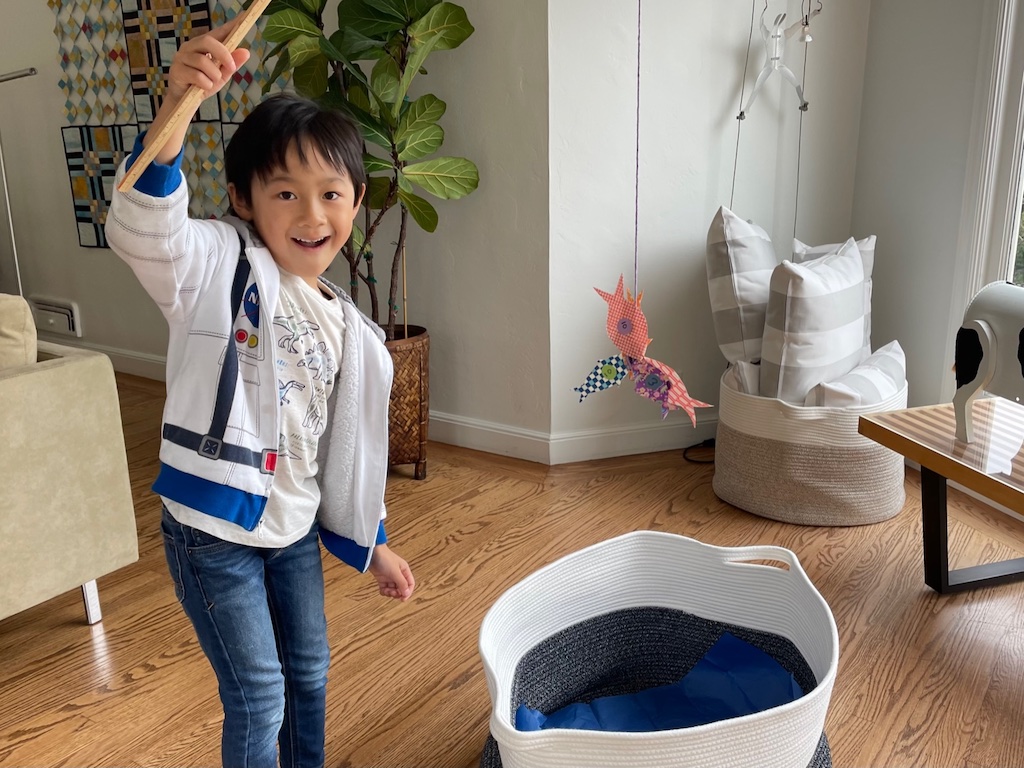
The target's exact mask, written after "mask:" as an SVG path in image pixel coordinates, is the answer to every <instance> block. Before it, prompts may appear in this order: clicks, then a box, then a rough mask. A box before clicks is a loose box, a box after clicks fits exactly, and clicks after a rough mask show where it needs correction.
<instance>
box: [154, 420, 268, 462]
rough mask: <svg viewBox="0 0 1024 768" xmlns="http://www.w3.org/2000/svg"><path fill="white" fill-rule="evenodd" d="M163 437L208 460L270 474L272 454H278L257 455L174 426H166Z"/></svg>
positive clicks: (265, 452) (237, 446) (266, 452)
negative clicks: (222, 461)
mask: <svg viewBox="0 0 1024 768" xmlns="http://www.w3.org/2000/svg"><path fill="white" fill-rule="evenodd" d="M163 436H164V439H165V440H167V441H169V442H172V443H174V444H175V445H180V446H181V447H182V448H190V449H191V450H193V451H195V452H196V453H198V454H199V455H200V456H205V457H206V458H208V459H224V460H225V461H230V462H231V463H232V464H244V465H245V466H247V467H256V469H259V470H261V471H262V472H264V473H268V474H269V472H270V471H271V469H272V467H273V466H274V459H273V458H271V457H270V454H275V455H276V454H277V451H275V450H270V449H267V450H265V451H263V452H262V453H257V452H256V451H252V450H249V449H248V448H245V447H243V446H241V445H232V444H231V443H225V442H223V441H215V440H214V439H213V438H211V437H210V435H200V434H199V433H198V432H192V431H191V430H188V429H185V428H184V427H176V426H174V425H173V424H164V430H163Z"/></svg>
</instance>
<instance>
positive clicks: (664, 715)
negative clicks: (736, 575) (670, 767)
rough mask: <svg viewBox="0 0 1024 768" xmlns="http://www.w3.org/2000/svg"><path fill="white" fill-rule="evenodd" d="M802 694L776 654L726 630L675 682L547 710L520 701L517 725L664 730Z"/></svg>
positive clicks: (764, 706)
mask: <svg viewBox="0 0 1024 768" xmlns="http://www.w3.org/2000/svg"><path fill="white" fill-rule="evenodd" d="M801 696H803V691H802V690H801V689H800V686H799V685H797V682H796V680H794V679H793V675H791V674H790V673H789V672H787V671H786V670H785V669H783V668H782V666H780V665H779V663H778V662H777V661H775V659H773V658H772V657H771V656H769V655H768V654H767V653H765V652H764V651H762V650H760V649H759V648H755V647H754V646H753V645H751V644H750V643H747V642H745V641H743V640H740V639H739V638H738V637H736V636H735V635H731V634H729V633H728V632H726V633H724V634H723V635H722V637H721V638H719V640H718V642H716V643H715V644H714V645H713V646H711V648H710V650H708V652H707V653H706V654H705V655H704V657H703V658H702V659H701V660H700V661H698V662H697V663H696V664H695V665H694V667H693V669H691V670H690V671H689V672H687V673H686V674H685V675H684V676H683V678H682V679H681V680H679V681H678V682H675V683H672V684H671V685H661V686H658V687H656V688H648V689H647V690H644V691H640V692H638V693H630V694H623V695H621V696H605V697H602V698H598V699H594V700H593V701H592V702H590V703H589V704H580V703H577V704H569V705H568V706H565V707H562V708H561V709H558V710H555V711H554V712H552V713H551V714H549V715H544V714H543V713H541V712H538V711H537V710H535V709H531V708H530V707H528V706H527V705H526V704H520V705H519V709H517V710H516V729H517V730H520V731H540V730H547V729H549V728H575V729H578V730H587V731H633V732H636V731H664V730H670V729H673V728H689V727H691V726H694V725H703V724H704V723H713V722H716V721H718V720H727V719H729V718H732V717H740V716H741V715H749V714H753V713H754V712H761V711H762V710H765V709H770V708H772V707H778V706H780V705H782V704H786V703H788V702H790V701H795V700H796V699H798V698H800V697H801Z"/></svg>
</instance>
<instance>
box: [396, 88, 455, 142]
mask: <svg viewBox="0 0 1024 768" xmlns="http://www.w3.org/2000/svg"><path fill="white" fill-rule="evenodd" d="M447 108H448V105H447V104H445V103H444V102H443V101H441V100H440V99H439V98H437V96H435V95H434V94H432V93H428V94H426V95H424V96H420V97H419V98H418V99H416V101H414V102H412V103H411V104H410V105H409V107H408V109H406V110H405V112H404V113H403V114H402V119H401V120H399V121H398V130H397V131H396V132H395V141H396V142H398V143H401V142H402V141H403V140H404V139H405V137H406V136H407V135H408V134H410V133H413V132H415V131H418V130H420V129H422V128H426V127H427V126H428V125H433V124H434V123H436V122H437V121H438V120H440V119H441V116H442V115H444V111H445V109H447Z"/></svg>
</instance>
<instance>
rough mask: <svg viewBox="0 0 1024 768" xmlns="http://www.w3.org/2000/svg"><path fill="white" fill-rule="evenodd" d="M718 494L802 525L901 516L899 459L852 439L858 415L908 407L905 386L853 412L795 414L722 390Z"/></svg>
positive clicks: (767, 400) (782, 405)
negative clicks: (883, 398)
mask: <svg viewBox="0 0 1024 768" xmlns="http://www.w3.org/2000/svg"><path fill="white" fill-rule="evenodd" d="M719 391H720V394H719V408H718V433H717V435H716V438H715V476H714V480H713V483H712V487H713V488H714V491H715V494H716V495H717V496H718V497H719V498H720V499H722V501H725V502H728V503H729V504H732V505H733V506H735V507H739V508H740V509H743V510H746V511H747V512H751V513H753V514H755V515H759V516H761V517H767V518H770V519H772V520H780V521H782V522H784V523H797V524H799V525H865V524H868V523H877V522H881V521H882V520H888V519H889V518H891V517H893V516H894V515H896V514H897V513H899V511H900V510H902V509H903V503H904V501H905V500H906V491H905V490H904V486H903V477H904V467H903V457H902V456H900V455H899V454H897V453H895V452H893V451H890V450H889V449H888V448H883V447H882V446H881V445H879V444H878V443H876V442H874V441H872V440H869V439H868V438H866V437H863V436H862V435H860V434H859V433H858V432H857V423H858V420H859V419H860V416H861V414H865V413H877V412H880V411H892V410H897V409H900V408H906V407H907V384H906V382H904V384H903V388H902V389H901V390H900V391H899V392H897V393H896V394H894V395H893V396H892V397H890V398H888V399H887V400H885V401H883V402H881V403H877V404H875V405H870V406H863V407H851V408H829V407H816V406H800V405H793V404H791V403H787V402H785V401H783V400H778V399H776V398H772V397H759V396H756V395H747V394H744V393H742V392H738V391H737V390H736V389H735V387H734V385H733V384H732V382H731V379H730V377H729V372H728V371H727V372H726V373H725V375H723V376H722V382H721V386H720V387H719Z"/></svg>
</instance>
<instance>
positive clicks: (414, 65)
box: [391, 11, 438, 120]
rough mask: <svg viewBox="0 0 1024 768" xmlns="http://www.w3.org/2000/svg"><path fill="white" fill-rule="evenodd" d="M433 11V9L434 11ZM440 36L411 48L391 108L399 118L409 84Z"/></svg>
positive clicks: (393, 113)
mask: <svg viewBox="0 0 1024 768" xmlns="http://www.w3.org/2000/svg"><path fill="white" fill-rule="evenodd" d="M432 12H433V11H431V13H432ZM437 39H438V38H436V37H435V38H431V39H429V40H425V41H423V42H420V43H417V44H416V45H415V46H414V47H413V48H411V49H410V52H409V59H408V61H406V63H405V71H404V72H403V73H402V82H400V83H399V84H398V93H397V94H396V95H395V102H394V107H392V109H391V114H392V116H393V117H394V118H395V120H397V119H398V117H399V114H400V113H401V110H402V103H403V102H404V101H405V94H407V93H408V92H409V86H410V85H411V84H412V79H413V78H414V77H415V76H416V73H417V72H418V71H419V69H420V65H421V64H423V60H424V59H425V58H427V54H428V53H430V52H431V50H433V48H434V46H435V45H436V42H437Z"/></svg>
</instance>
